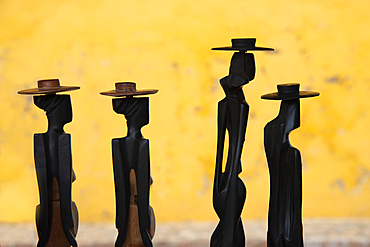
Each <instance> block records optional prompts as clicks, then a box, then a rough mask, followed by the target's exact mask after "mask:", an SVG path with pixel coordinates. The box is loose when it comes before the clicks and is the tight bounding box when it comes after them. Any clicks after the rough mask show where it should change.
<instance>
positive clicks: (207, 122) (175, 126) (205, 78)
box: [0, 0, 370, 224]
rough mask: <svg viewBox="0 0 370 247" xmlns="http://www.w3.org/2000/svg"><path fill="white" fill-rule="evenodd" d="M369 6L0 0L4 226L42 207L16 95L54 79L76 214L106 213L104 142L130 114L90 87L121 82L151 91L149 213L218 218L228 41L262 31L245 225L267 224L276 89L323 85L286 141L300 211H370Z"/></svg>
mask: <svg viewBox="0 0 370 247" xmlns="http://www.w3.org/2000/svg"><path fill="white" fill-rule="evenodd" d="M369 7H370V3H369V2H368V1H365V0H354V1H344V0H326V1H319V0H310V1H308V0H298V1H297V0H295V1H292V0H282V1H271V0H259V1H242V0H233V1H219V0H213V1H210V0H198V1H180V0H161V1H154V0H142V1H135V0H125V1H117V0H111V1H103V0H91V1H82V0H50V1H40V0H36V1H25V0H18V1H11V0H0V96H1V101H0V115H1V120H0V221H1V222H2V223H19V222H33V221H34V212H35V207H36V205H37V204H38V203H39V201H38V200H39V198H38V187H37V181H36V175H35V169H34V162H33V134H34V133H43V132H46V129H47V125H46V124H47V121H46V116H45V113H44V112H43V111H42V110H40V109H39V108H37V107H36V106H35V105H34V104H33V99H32V96H23V95H18V94H17V91H19V90H22V89H26V88H33V87H36V86H37V80H40V79H47V78H58V79H60V82H61V84H62V85H68V86H75V85H77V86H80V87H81V89H80V90H78V91H73V92H70V93H69V94H70V95H71V99H72V107H73V114H74V119H73V121H72V123H69V124H67V125H66V126H65V131H66V132H67V133H70V134H71V135H72V158H73V168H74V171H75V173H76V176H77V180H76V181H75V182H74V183H73V193H72V197H73V200H74V201H75V202H76V204H77V206H78V208H79V214H80V220H81V222H92V223H112V224H114V219H115V199H114V182H113V171H112V160H111V139H112V138H117V137H123V136H125V135H126V120H125V118H124V117H123V116H122V115H118V114H116V113H115V112H114V111H113V110H112V99H111V98H110V97H106V96H102V95H100V94H99V92H101V91H107V90H111V89H114V83H115V82H119V81H134V82H136V83H137V88H138V89H159V92H158V93H157V94H155V95H151V96H149V97H150V123H149V125H148V126H145V127H144V128H143V134H144V137H145V138H147V139H149V140H150V152H151V153H150V156H151V157H150V158H151V173H152V177H153V180H154V183H153V185H152V188H151V195H150V198H151V205H152V206H153V208H154V210H155V214H156V218H157V221H158V222H159V223H161V222H164V223H165V222H183V221H216V220H217V216H216V214H215V212H214V210H213V207H212V186H213V173H214V164H215V151H216V133H217V121H216V120H217V102H218V101H220V100H221V99H222V98H223V97H224V93H223V90H222V88H221V87H220V85H219V79H220V78H222V77H224V76H226V75H227V74H228V68H229V63H230V59H231V56H232V52H230V51H211V48H212V47H218V46H229V45H230V44H231V41H230V40H231V38H249V37H255V38H257V44H256V45H257V46H265V47H272V48H274V49H275V52H264V51H256V52H254V54H255V60H256V67H257V69H256V77H255V79H254V80H253V81H251V82H250V83H249V84H247V85H245V86H244V88H243V89H244V93H245V96H246V100H247V102H248V103H249V105H250V113H249V121H248V127H247V134H246V141H245V143H244V149H243V155H242V167H243V172H242V173H241V175H240V177H241V179H242V180H243V181H244V183H245V185H246V187H247V190H248V197H247V200H246V203H245V206H244V210H243V214H242V218H243V219H244V220H266V219H267V212H268V200H269V174H268V167H267V162H266V159H265V153H264V148H263V128H264V126H265V124H266V123H267V122H269V121H271V120H272V119H273V118H275V117H276V115H277V113H278V111H279V104H280V102H278V101H277V102H275V101H266V100H261V99H260V96H261V95H262V94H265V93H269V92H274V91H276V85H277V84H279V83H284V82H299V83H301V89H303V90H313V91H319V92H320V93H321V95H320V96H319V97H316V98H310V99H302V100H301V127H300V128H299V129H297V130H295V131H294V132H292V134H291V143H292V145H293V146H295V147H296V148H298V149H299V150H300V151H301V154H302V162H303V183H304V186H303V189H304V196H303V217H304V218H317V217H336V218H341V217H360V218H364V217H370V208H369V203H368V202H369V201H370V163H369V159H370V152H369V150H368V149H369V147H368V144H369V140H370V131H369V130H368V128H369V125H370V111H369V107H370V101H369V98H370V72H369V68H368V64H369V62H370V61H369V59H370V56H369V52H368V50H367V49H368V48H369V47H370V31H369V26H370V17H369V15H368V8H369Z"/></svg>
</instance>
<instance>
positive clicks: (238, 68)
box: [229, 52, 256, 87]
mask: <svg viewBox="0 0 370 247" xmlns="http://www.w3.org/2000/svg"><path fill="white" fill-rule="evenodd" d="M232 74H235V75H237V76H238V77H240V78H242V79H245V80H247V83H248V82H250V81H252V80H253V79H254V76H255V74H256V64H255V62H254V55H253V54H252V53H244V52H235V53H234V55H233V57H232V58H231V62H230V69H229V75H232ZM230 86H233V87H238V86H241V85H238V83H236V85H230Z"/></svg>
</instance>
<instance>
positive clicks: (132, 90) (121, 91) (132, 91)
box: [100, 82, 158, 97]
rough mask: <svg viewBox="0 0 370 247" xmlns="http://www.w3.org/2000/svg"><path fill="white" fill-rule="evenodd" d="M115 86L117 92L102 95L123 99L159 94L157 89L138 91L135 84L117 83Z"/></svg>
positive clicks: (107, 92)
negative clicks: (123, 97) (124, 97)
mask: <svg viewBox="0 0 370 247" xmlns="http://www.w3.org/2000/svg"><path fill="white" fill-rule="evenodd" d="M115 86H116V90H110V91H106V92H101V93H100V94H102V95H106V96H113V97H122V96H135V95H147V94H155V93H157V92H158V90H157V89H143V90H136V83H135V82H117V83H116V84H115Z"/></svg>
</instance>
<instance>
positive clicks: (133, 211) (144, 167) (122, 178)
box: [101, 82, 158, 247]
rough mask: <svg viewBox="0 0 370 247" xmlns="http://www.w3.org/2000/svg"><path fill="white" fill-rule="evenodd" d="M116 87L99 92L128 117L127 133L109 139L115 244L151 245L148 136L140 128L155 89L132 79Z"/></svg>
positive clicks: (117, 110)
mask: <svg viewBox="0 0 370 247" xmlns="http://www.w3.org/2000/svg"><path fill="white" fill-rule="evenodd" d="M115 85H116V90H111V91H107V92H102V93H101V94H102V95H108V96H114V97H124V98H118V99H113V110H114V111H115V112H116V113H118V114H123V115H124V116H125V117H126V120H127V136H126V137H124V138H117V139H113V140H112V151H113V170H114V182H115V190H116V227H117V229H118V236H117V240H116V244H115V246H116V247H122V246H123V247H150V246H153V244H152V240H151V239H152V238H153V236H154V231H155V220H154V212H153V209H152V207H151V206H149V188H150V185H151V184H152V179H151V177H150V161H149V140H147V139H144V137H143V135H142V134H141V128H142V127H143V126H145V125H147V124H148V123H149V97H140V98H137V97H133V96H139V95H148V94H155V93H156V92H158V90H136V84H135V83H133V82H121V83H116V84H115Z"/></svg>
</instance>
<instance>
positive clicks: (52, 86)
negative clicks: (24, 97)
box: [18, 79, 80, 94]
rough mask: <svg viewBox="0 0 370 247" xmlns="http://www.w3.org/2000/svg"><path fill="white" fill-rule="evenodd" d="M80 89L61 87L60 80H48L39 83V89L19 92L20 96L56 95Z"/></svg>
mask: <svg viewBox="0 0 370 247" xmlns="http://www.w3.org/2000/svg"><path fill="white" fill-rule="evenodd" d="M77 89H80V87H77V86H61V85H60V83H59V80H58V79H46V80H39V81H37V88H30V89H24V90H21V91H18V93H19V94H55V93H58V92H65V91H72V90H77Z"/></svg>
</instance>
